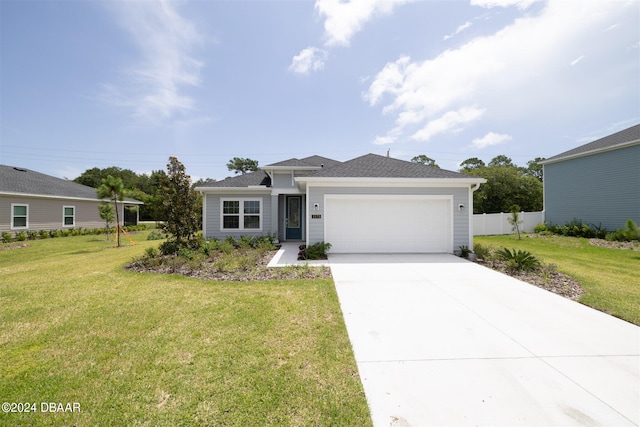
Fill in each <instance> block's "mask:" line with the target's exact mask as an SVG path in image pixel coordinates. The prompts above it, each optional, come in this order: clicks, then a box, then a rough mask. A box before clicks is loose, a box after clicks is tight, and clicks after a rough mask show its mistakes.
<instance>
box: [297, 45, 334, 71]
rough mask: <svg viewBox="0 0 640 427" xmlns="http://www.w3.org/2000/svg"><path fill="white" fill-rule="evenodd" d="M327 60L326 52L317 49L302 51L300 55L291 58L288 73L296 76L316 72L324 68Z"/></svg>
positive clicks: (311, 48) (309, 48)
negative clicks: (290, 72)
mask: <svg viewBox="0 0 640 427" xmlns="http://www.w3.org/2000/svg"><path fill="white" fill-rule="evenodd" d="M326 59H327V52H326V51H325V50H322V49H318V48H317V47H308V48H306V49H302V51H300V53H299V54H298V55H296V56H294V57H293V60H292V61H291V65H289V71H292V72H294V73H298V74H308V73H309V72H310V71H318V70H321V69H323V68H324V62H325V60H326Z"/></svg>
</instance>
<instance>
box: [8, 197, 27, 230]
mask: <svg viewBox="0 0 640 427" xmlns="http://www.w3.org/2000/svg"><path fill="white" fill-rule="evenodd" d="M20 228H29V205H19V204H17V203H12V204H11V229H20Z"/></svg>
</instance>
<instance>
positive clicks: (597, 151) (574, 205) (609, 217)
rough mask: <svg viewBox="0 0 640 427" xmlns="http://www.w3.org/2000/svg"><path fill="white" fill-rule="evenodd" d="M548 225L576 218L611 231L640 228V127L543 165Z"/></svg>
mask: <svg viewBox="0 0 640 427" xmlns="http://www.w3.org/2000/svg"><path fill="white" fill-rule="evenodd" d="M541 163H542V165H543V171H544V172H543V173H544V210H545V221H546V222H548V223H550V224H552V225H564V224H566V223H567V222H570V221H572V220H574V219H576V220H580V221H582V222H583V223H585V224H591V225H594V226H596V227H598V226H600V227H603V228H605V229H607V230H609V231H612V230H617V229H619V228H623V227H624V226H625V223H626V221H627V220H629V219H632V220H633V221H635V222H636V223H639V224H640V125H635V126H632V127H630V128H628V129H625V130H622V131H620V132H616V133H614V134H612V135H609V136H606V137H604V138H600V139H598V140H596V141H593V142H590V143H588V144H585V145H582V146H580V147H577V148H574V149H572V150H569V151H566V152H564V153H562V154H558V155H557V156H553V157H551V158H548V159H546V160H544V161H542V162H541Z"/></svg>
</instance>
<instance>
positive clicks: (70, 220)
mask: <svg viewBox="0 0 640 427" xmlns="http://www.w3.org/2000/svg"><path fill="white" fill-rule="evenodd" d="M75 225H76V207H75V206H64V207H63V208H62V226H63V227H74V226H75Z"/></svg>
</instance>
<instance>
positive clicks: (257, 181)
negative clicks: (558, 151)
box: [205, 170, 271, 188]
mask: <svg viewBox="0 0 640 427" xmlns="http://www.w3.org/2000/svg"><path fill="white" fill-rule="evenodd" d="M255 185H264V186H266V187H271V178H269V175H267V173H266V172H265V171H263V170H258V171H256V172H249V173H245V174H242V175H238V176H230V177H227V178H225V179H223V180H220V181H216V182H212V183H211V184H208V185H206V186H205V187H207V188H208V187H212V188H220V187H227V188H241V187H250V186H255Z"/></svg>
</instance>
